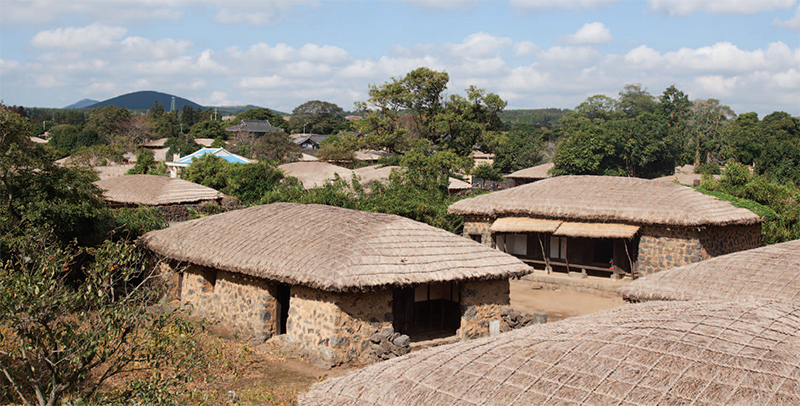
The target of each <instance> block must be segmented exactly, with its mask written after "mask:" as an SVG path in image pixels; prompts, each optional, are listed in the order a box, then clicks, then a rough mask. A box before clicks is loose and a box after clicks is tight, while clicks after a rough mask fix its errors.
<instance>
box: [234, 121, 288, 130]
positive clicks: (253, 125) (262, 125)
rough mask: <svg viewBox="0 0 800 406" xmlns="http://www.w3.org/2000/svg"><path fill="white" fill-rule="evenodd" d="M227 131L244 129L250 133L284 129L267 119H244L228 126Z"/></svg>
mask: <svg viewBox="0 0 800 406" xmlns="http://www.w3.org/2000/svg"><path fill="white" fill-rule="evenodd" d="M225 131H231V132H237V131H244V132H248V133H269V132H273V131H282V130H281V129H280V128H278V127H275V126H273V125H272V124H270V123H269V121H267V120H242V122H241V123H239V124H237V125H235V126H232V127H228V128H226V129H225Z"/></svg>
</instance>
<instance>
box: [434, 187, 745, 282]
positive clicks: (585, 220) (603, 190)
mask: <svg viewBox="0 0 800 406" xmlns="http://www.w3.org/2000/svg"><path fill="white" fill-rule="evenodd" d="M449 210H450V212H451V213H454V214H458V215H462V216H464V218H465V226H464V230H465V234H466V235H469V236H471V237H472V238H473V239H476V240H480V241H482V242H483V243H485V244H487V245H491V246H497V247H499V248H501V249H503V250H504V251H506V252H509V253H513V254H515V255H517V256H518V257H520V258H522V259H524V260H526V261H527V262H529V263H532V264H536V265H544V267H545V269H554V268H558V269H559V270H566V271H568V272H569V271H578V272H582V273H584V274H586V273H587V272H588V273H592V272H595V273H598V274H603V273H605V274H608V272H613V273H614V274H615V275H619V274H620V273H625V274H631V273H635V272H638V273H639V274H649V273H653V272H657V271H661V270H664V269H669V268H672V267H675V266H680V265H684V264H687V263H692V262H698V261H700V260H702V259H706V258H710V257H714V256H718V255H723V254H727V253H730V252H735V251H741V250H744V249H750V248H755V247H758V246H760V245H761V227H760V222H761V219H760V217H759V216H758V215H756V214H755V213H753V212H751V211H749V210H747V209H742V208H737V207H734V206H733V205H731V204H730V203H728V202H725V201H721V200H718V199H716V198H714V197H712V196H708V195H705V194H702V193H700V192H697V191H695V190H693V189H691V188H688V187H685V186H681V185H677V184H673V183H669V182H661V181H652V180H646V179H637V178H623V177H611V176H559V177H553V178H549V179H544V180H541V181H538V182H534V183H531V184H527V185H523V186H518V187H515V188H511V189H508V190H504V191H499V192H494V193H490V194H487V195H482V196H478V197H474V198H470V199H464V200H461V201H459V202H456V203H454V204H453V205H451V206H450V208H449Z"/></svg>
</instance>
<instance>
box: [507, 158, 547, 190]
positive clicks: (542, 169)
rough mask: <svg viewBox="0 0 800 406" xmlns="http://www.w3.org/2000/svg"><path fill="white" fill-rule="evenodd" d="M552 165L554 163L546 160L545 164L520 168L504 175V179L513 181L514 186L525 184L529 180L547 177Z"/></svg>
mask: <svg viewBox="0 0 800 406" xmlns="http://www.w3.org/2000/svg"><path fill="white" fill-rule="evenodd" d="M553 165H554V164H553V163H552V162H548V163H546V164H541V165H536V166H532V167H530V168H525V169H520V170H518V171H516V172H512V173H510V174H508V175H506V176H505V177H506V179H512V180H513V181H514V186H520V185H525V184H528V183H531V182H536V181H539V180H542V179H547V178H549V177H550V175H548V174H547V172H548V171H550V169H552V168H553Z"/></svg>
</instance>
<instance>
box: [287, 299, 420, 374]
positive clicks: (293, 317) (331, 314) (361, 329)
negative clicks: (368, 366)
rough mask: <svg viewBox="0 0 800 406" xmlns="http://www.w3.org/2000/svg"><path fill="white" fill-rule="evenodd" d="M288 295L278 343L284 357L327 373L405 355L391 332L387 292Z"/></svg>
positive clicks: (406, 343)
mask: <svg viewBox="0 0 800 406" xmlns="http://www.w3.org/2000/svg"><path fill="white" fill-rule="evenodd" d="M291 293H292V297H291V299H290V303H289V320H288V322H287V325H286V330H287V332H286V336H285V337H283V339H282V342H283V345H284V349H285V350H287V351H289V352H292V353H295V354H296V355H300V356H304V357H306V358H309V359H311V361H313V362H314V363H316V364H317V365H319V366H323V367H332V366H335V365H339V364H342V363H345V362H350V361H355V360H358V361H361V362H373V361H378V360H380V359H386V358H388V357H389V356H388V354H392V355H402V354H404V353H407V352H408V351H409V350H410V347H409V344H410V343H409V340H408V336H401V335H400V334H398V333H395V331H394V329H393V328H392V291H391V290H388V289H384V290H380V291H374V292H364V293H332V292H324V291H320V290H317V289H312V288H307V287H302V286H292V291H291ZM402 337H405V338H404V339H403V338H402ZM394 342H397V343H396V344H395V343H394Z"/></svg>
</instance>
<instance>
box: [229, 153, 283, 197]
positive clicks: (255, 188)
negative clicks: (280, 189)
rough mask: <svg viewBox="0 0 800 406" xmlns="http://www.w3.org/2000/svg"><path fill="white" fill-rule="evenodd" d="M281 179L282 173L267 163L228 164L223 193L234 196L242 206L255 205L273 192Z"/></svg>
mask: <svg viewBox="0 0 800 406" xmlns="http://www.w3.org/2000/svg"><path fill="white" fill-rule="evenodd" d="M283 178H284V176H283V172H281V171H280V170H278V169H277V168H275V167H274V166H273V165H272V164H270V163H269V162H267V161H260V162H257V163H251V164H229V168H228V179H227V186H226V188H225V189H224V192H225V193H226V194H228V195H231V196H236V197H237V198H239V199H240V200H241V201H242V203H244V204H255V203H258V202H259V201H260V200H261V199H263V198H264V196H265V195H266V194H267V193H269V192H271V191H273V190H274V189H275V188H276V187H277V186H278V185H279V184H280V182H281V181H282V180H283Z"/></svg>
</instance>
